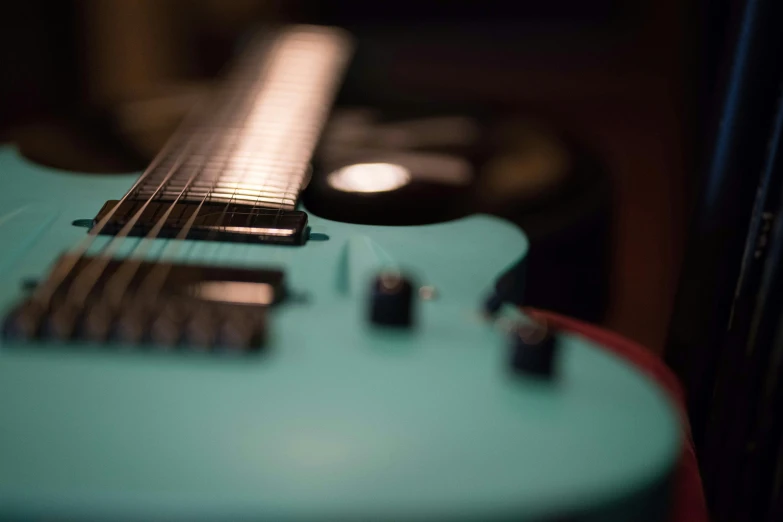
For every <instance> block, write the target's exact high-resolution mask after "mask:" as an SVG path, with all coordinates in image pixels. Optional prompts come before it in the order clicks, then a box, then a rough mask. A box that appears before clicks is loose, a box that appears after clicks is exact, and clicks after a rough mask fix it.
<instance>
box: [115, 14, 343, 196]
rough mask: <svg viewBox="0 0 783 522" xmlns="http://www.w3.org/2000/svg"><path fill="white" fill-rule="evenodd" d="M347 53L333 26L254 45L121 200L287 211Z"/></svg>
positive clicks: (301, 29) (284, 32)
mask: <svg viewBox="0 0 783 522" xmlns="http://www.w3.org/2000/svg"><path fill="white" fill-rule="evenodd" d="M349 55H350V43H349V41H348V39H347V37H346V36H345V35H344V34H343V33H342V32H341V31H340V30H338V29H333V28H325V27H311V26H293V27H288V28H285V29H281V30H278V31H276V32H275V33H274V34H271V35H270V34H267V35H264V36H263V37H259V38H257V39H256V40H255V41H253V42H252V43H251V44H250V46H249V48H248V50H247V51H246V52H245V54H244V55H243V56H242V57H241V58H240V60H239V61H238V62H237V63H236V64H235V65H234V67H233V68H232V69H231V70H230V71H229V74H228V76H227V77H226V78H225V80H224V82H223V83H222V85H221V86H220V87H219V89H218V90H217V91H216V92H215V95H214V97H213V98H212V99H210V100H209V101H208V103H207V104H206V105H204V106H200V107H197V108H196V109H195V112H194V114H192V115H191V117H190V118H188V120H187V122H186V123H184V124H183V125H182V126H181V127H180V129H179V130H178V131H177V133H175V135H174V136H173V137H172V138H171V139H170V141H169V143H168V144H167V145H166V147H165V148H164V149H163V151H162V152H161V153H160V154H159V155H158V157H156V158H155V160H154V161H153V163H152V164H151V166H150V167H149V168H148V169H147V171H146V172H145V173H144V174H143V175H142V178H141V179H140V180H139V182H138V183H137V184H136V185H135V186H134V187H133V188H132V189H131V191H130V193H129V194H128V195H127V197H128V199H131V200H136V201H146V200H148V199H150V198H154V199H155V200H159V201H174V200H177V201H180V202H191V203H202V202H203V203H226V204H232V205H234V204H237V205H249V206H253V207H261V208H273V209H284V210H291V209H294V208H295V206H296V202H297V199H298V197H299V194H300V192H301V191H302V189H303V188H304V186H305V185H306V183H307V179H308V172H309V168H310V167H309V165H310V159H311V157H312V154H313V151H314V149H315V147H316V144H317V141H318V138H319V136H320V134H321V131H322V129H323V126H324V123H325V120H326V117H327V116H328V112H329V109H330V107H331V104H332V102H333V99H334V96H335V94H336V91H337V88H338V86H339V83H340V80H341V78H342V73H343V71H344V69H345V66H346V64H347V62H348V58H349Z"/></svg>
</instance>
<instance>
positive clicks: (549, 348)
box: [511, 321, 558, 379]
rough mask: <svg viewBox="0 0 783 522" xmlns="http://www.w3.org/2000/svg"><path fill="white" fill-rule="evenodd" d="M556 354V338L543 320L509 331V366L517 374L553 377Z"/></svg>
mask: <svg viewBox="0 0 783 522" xmlns="http://www.w3.org/2000/svg"><path fill="white" fill-rule="evenodd" d="M557 354H558V338H557V336H556V335H555V334H554V332H552V331H551V330H550V328H549V327H548V326H547V324H546V323H544V322H537V321H535V322H530V323H527V324H524V325H522V326H519V327H517V328H515V329H514V331H513V332H512V333H511V367H512V369H513V371H514V372H515V373H517V374H519V375H526V376H532V377H539V378H541V379H551V378H553V377H554V375H555V372H556V368H555V366H556V363H557Z"/></svg>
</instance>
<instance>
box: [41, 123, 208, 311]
mask: <svg viewBox="0 0 783 522" xmlns="http://www.w3.org/2000/svg"><path fill="white" fill-rule="evenodd" d="M199 116H200V111H199V110H198V109H196V110H193V111H192V112H190V113H189V115H188V116H187V117H186V118H185V121H184V122H183V124H182V126H181V127H180V129H179V130H178V131H177V132H176V133H175V135H174V136H172V139H170V140H169V141H168V142H167V143H166V145H165V146H164V148H163V150H162V151H161V152H160V154H158V155H157V156H156V157H155V158H154V159H153V160H152V162H151V163H150V165H149V166H148V167H147V169H146V170H145V171H144V173H143V174H142V175H141V176H139V178H138V179H137V180H136V182H135V183H134V184H133V185H132V186H131V188H130V190H128V192H127V193H126V194H125V195H124V196H123V197H122V198H121V199H120V200H119V201H118V202H117V204H116V205H115V206H114V207H113V208H112V209H111V210H110V211H108V212H107V213H106V215H105V216H103V218H101V220H100V221H98V223H96V224H95V226H93V228H92V229H90V231H89V232H88V233H87V237H85V238H84V239H83V240H82V241H81V242H80V243H79V244H77V245H76V246H75V247H74V248H73V249H72V251H71V252H69V253H68V254H67V255H66V256H64V258H63V261H62V264H61V266H60V267H59V268H58V271H57V272H56V273H53V274H52V275H51V276H50V278H49V279H48V280H47V281H46V282H45V283H44V284H43V285H41V286H40V287H39V288H38V290H37V291H36V292H35V293H34V294H33V296H32V302H33V303H36V304H38V305H40V306H41V307H43V308H44V309H46V308H48V307H49V306H50V303H51V300H52V298H53V297H54V294H55V293H56V292H57V289H58V288H59V287H60V285H61V284H62V283H63V282H64V281H65V280H66V279H67V277H68V276H69V275H70V274H71V273H72V272H73V271H74V269H75V268H76V265H77V264H78V263H79V261H80V260H81V259H83V258H84V254H85V253H86V252H87V250H88V249H89V248H90V246H92V244H93V243H94V242H95V239H96V238H97V237H98V235H99V234H100V233H101V232H102V231H103V230H104V229H105V228H106V225H108V224H109V221H110V220H111V218H112V217H113V216H114V214H116V213H117V211H118V210H119V208H120V207H121V206H122V204H123V203H125V202H126V201H127V200H128V199H129V198H130V197H131V196H132V195H133V194H134V193H135V191H136V190H137V189H138V187H139V186H140V185H141V184H142V183H143V182H144V181H145V180H146V179H147V178H148V177H149V176H150V175H151V174H152V173H153V172H154V171H155V169H156V168H157V167H158V166H159V165H160V163H161V162H162V161H163V160H164V159H167V156H168V154H169V153H170V152H171V149H173V148H174V147H175V146H176V145H179V144H180V143H179V138H180V136H179V135H180V134H182V133H184V130H185V129H186V128H187V127H188V123H191V122H192V121H193V120H195V119H197V118H198V117H199ZM185 152H186V151H185V150H180V152H179V156H178V157H177V158H176V159H175V163H174V165H172V167H171V168H170V171H169V173H168V174H167V175H166V177H165V178H164V182H165V181H166V180H168V179H169V178H171V176H172V175H173V174H174V172H175V170H176V168H177V167H178V166H179V164H181V162H182V161H183V159H184V158H185ZM161 186H162V184H161ZM155 193H157V191H156V192H155ZM155 193H153V195H152V196H150V198H149V199H148V200H147V202H146V203H149V201H150V200H151V199H152V198H153V197H154V196H155ZM146 203H145V205H146ZM142 211H143V209H140V210H139V211H138V212H137V213H136V215H135V216H134V218H136V220H138V217H139V216H140V215H141V212H142ZM110 243H111V242H109V244H110ZM106 246H108V244H107V245H106Z"/></svg>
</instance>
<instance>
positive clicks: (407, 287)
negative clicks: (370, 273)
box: [370, 271, 413, 328]
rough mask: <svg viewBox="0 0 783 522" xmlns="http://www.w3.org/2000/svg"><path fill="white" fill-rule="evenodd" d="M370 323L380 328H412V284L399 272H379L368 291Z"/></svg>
mask: <svg viewBox="0 0 783 522" xmlns="http://www.w3.org/2000/svg"><path fill="white" fill-rule="evenodd" d="M370 322H371V323H373V324H375V325H380V326H393V327H398V328H410V327H411V326H413V283H412V282H411V280H410V279H409V278H407V277H405V276H403V275H402V274H400V273H399V272H392V271H389V272H381V273H380V274H378V276H377V277H376V278H375V279H374V280H373V282H372V289H371V291H370Z"/></svg>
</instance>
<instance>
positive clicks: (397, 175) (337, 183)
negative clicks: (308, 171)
mask: <svg viewBox="0 0 783 522" xmlns="http://www.w3.org/2000/svg"><path fill="white" fill-rule="evenodd" d="M410 180H411V173H410V171H409V170H408V169H406V168H405V167H403V166H401V165H395V164H393V163H357V164H354V165H348V166H347V167H343V168H341V169H338V170H336V171H334V172H332V173H331V174H329V177H328V178H327V181H328V183H329V185H331V186H332V187H333V188H335V189H337V190H342V191H343V192H365V193H367V192H388V191H390V190H397V189H399V188H400V187H403V186H405V185H407V184H408V183H410Z"/></svg>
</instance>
